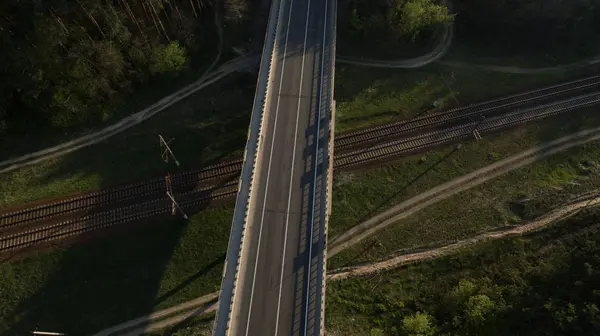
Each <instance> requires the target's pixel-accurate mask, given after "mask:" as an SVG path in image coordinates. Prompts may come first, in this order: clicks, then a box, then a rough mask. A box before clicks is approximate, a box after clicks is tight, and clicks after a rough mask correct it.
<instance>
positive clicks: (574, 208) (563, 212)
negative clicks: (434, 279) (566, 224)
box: [327, 195, 600, 280]
mask: <svg viewBox="0 0 600 336" xmlns="http://www.w3.org/2000/svg"><path fill="white" fill-rule="evenodd" d="M599 204H600V196H598V195H596V197H595V198H591V199H588V200H585V201H579V202H576V203H572V204H569V205H567V206H565V207H563V208H559V209H556V210H554V211H552V212H550V213H548V214H546V215H544V216H542V217H541V218H539V219H537V220H535V221H533V222H530V223H527V224H524V225H521V226H518V227H515V228H512V229H505V230H495V231H490V232H486V233H483V234H480V235H478V236H475V237H473V238H469V239H465V240H461V241H458V242H456V243H452V244H448V245H445V246H442V247H438V248H434V249H430V250H425V251H423V250H421V251H418V252H411V253H404V254H401V255H398V254H394V255H391V256H389V257H387V258H386V259H384V260H381V261H377V262H373V263H368V264H363V265H356V266H351V267H344V268H339V269H335V270H332V271H329V272H327V274H328V278H327V280H343V279H347V278H350V277H356V276H364V275H368V274H372V273H377V272H382V271H387V270H390V269H393V268H397V267H400V266H402V265H406V264H409V263H413V262H418V261H424V260H429V259H433V258H438V257H441V256H445V255H448V254H451V253H454V252H456V251H458V250H459V249H462V248H464V247H467V246H470V245H473V244H477V243H481V242H484V241H488V240H492V239H499V238H505V237H509V236H516V235H523V234H525V233H529V232H531V231H535V230H539V229H540V228H543V227H544V226H547V225H549V224H551V223H553V222H555V221H556V220H558V219H564V218H567V217H570V216H572V215H574V214H575V213H577V212H578V211H579V210H581V209H583V208H586V207H593V206H597V205H599Z"/></svg>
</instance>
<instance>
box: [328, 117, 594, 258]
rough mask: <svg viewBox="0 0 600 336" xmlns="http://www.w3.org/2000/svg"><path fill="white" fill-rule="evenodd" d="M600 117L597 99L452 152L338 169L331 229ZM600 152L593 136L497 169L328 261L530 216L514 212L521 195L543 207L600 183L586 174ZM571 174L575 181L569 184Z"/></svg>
mask: <svg viewBox="0 0 600 336" xmlns="http://www.w3.org/2000/svg"><path fill="white" fill-rule="evenodd" d="M597 125H600V118H599V117H598V107H595V108H590V109H588V110H584V111H581V112H574V113H569V114H567V115H563V116H559V117H556V118H551V119H547V120H544V121H542V122H539V123H535V124H531V125H528V126H526V127H523V128H520V129H516V130H512V131H508V132H505V133H503V134H499V135H495V136H493V137H488V138H484V140H483V141H477V142H476V141H471V142H469V143H466V144H465V145H464V146H463V147H462V148H461V149H460V150H458V151H455V152H452V149H453V148H452V147H450V148H448V147H447V148H442V149H440V150H435V151H431V152H428V153H426V154H422V155H417V156H413V157H408V158H404V159H400V160H398V161H396V162H392V163H388V164H386V165H384V166H382V167H378V168H375V169H371V170H365V171H356V172H346V173H344V172H342V173H339V174H337V175H336V176H335V177H334V188H333V205H332V209H333V212H332V217H331V221H330V226H329V236H330V237H334V236H335V235H337V234H339V233H341V232H344V231H346V230H347V229H349V228H350V227H352V226H354V225H356V224H358V223H360V222H362V221H364V220H366V219H368V218H370V217H372V216H373V215H374V214H376V213H379V212H381V211H383V210H384V209H386V208H388V207H390V206H392V205H394V204H397V203H400V202H401V201H403V200H406V199H409V198H411V197H412V196H415V195H417V194H419V193H421V192H423V191H425V190H428V189H430V188H432V187H434V186H437V185H439V184H441V183H444V182H446V181H449V180H452V179H454V178H456V177H459V176H462V175H465V174H467V173H469V172H472V171H474V170H476V169H478V168H481V167H484V166H487V165H489V164H491V163H493V162H495V161H498V160H500V159H503V158H506V157H508V156H510V155H514V154H517V153H519V152H521V151H523V150H525V149H528V148H531V147H533V146H535V145H537V144H539V143H541V142H545V141H549V140H553V139H556V138H558V137H560V136H562V135H566V134H570V133H573V132H576V131H577V130H580V129H585V128H589V127H592V126H597ZM449 153H451V154H449ZM598 157H600V144H599V143H592V144H588V145H585V146H582V147H579V148H576V149H572V150H570V151H568V152H566V153H565V154H558V155H556V156H553V157H551V158H549V159H545V160H543V161H541V162H539V163H535V164H534V165H532V166H531V167H525V168H522V169H520V170H518V171H516V172H512V173H509V174H507V175H506V176H503V177H499V178H498V179H496V180H493V181H491V182H487V183H485V184H483V185H481V186H479V187H476V188H474V189H472V190H469V191H465V192H462V193H460V194H458V195H455V196H453V197H451V198H449V199H447V200H445V201H442V202H440V203H438V204H436V205H433V206H431V207H428V208H426V209H425V210H423V211H421V212H419V213H417V214H416V215H414V216H412V217H410V218H408V219H406V220H403V221H400V222H398V223H397V224H396V225H392V226H390V227H388V228H387V229H385V230H383V231H382V232H380V233H378V234H376V235H375V236H374V237H372V238H369V239H367V240H365V241H363V242H361V243H358V244H357V245H355V246H354V247H352V248H350V249H349V250H346V251H344V252H342V253H340V254H338V255H336V256H335V257H334V258H333V260H332V261H331V262H330V263H329V266H330V267H332V268H334V267H338V266H340V265H346V264H348V263H353V262H357V261H364V260H370V259H373V258H378V257H381V256H383V255H386V254H388V253H390V252H392V251H396V250H399V249H403V248H412V247H416V246H422V245H427V244H433V243H438V242H444V241H449V240H454V239H461V238H465V237H469V236H472V235H474V234H476V233H478V232H480V231H482V230H486V229H490V228H494V227H499V226H503V225H508V224H513V223H515V222H518V221H520V220H521V219H523V216H525V215H524V212H527V211H529V210H527V211H525V210H521V212H522V213H515V211H517V208H519V207H520V206H519V205H518V204H514V203H515V201H516V200H518V199H520V198H525V197H529V198H531V199H532V201H530V202H529V203H528V205H531V206H534V205H535V206H536V207H537V208H536V211H537V212H539V211H543V210H545V209H549V208H550V207H551V206H553V205H554V204H556V202H560V201H564V199H565V198H566V197H568V195H569V194H570V193H573V192H574V193H578V192H581V191H582V190H583V191H584V190H588V189H591V188H594V187H597V186H598V185H600V177H598V176H597V175H590V176H587V175H586V176H582V174H586V169H587V168H585V167H584V165H585V162H587V161H589V162H598V159H597V158H598ZM421 173H423V174H422V175H421ZM420 175H421V176H420ZM416 177H418V178H416ZM415 178H416V179H415ZM571 182H575V183H576V184H577V185H571V184H570V183H571ZM532 211H533V210H532ZM536 211H534V212H536ZM517 212H518V211H517ZM537 212H536V213H537Z"/></svg>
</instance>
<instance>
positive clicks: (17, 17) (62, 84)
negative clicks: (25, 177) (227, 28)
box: [0, 0, 248, 133]
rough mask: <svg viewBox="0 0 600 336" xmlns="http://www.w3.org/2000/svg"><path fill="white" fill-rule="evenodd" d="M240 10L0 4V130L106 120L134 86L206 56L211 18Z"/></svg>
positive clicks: (140, 1)
mask: <svg viewBox="0 0 600 336" xmlns="http://www.w3.org/2000/svg"><path fill="white" fill-rule="evenodd" d="M247 8H248V3H247V1H246V0H224V1H221V0H74V1H64V0H52V1H18V0H12V1H2V3H0V13H2V14H1V15H0V50H2V53H0V57H1V60H0V78H1V80H0V133H5V132H7V131H9V130H11V131H15V132H16V131H22V130H23V129H28V130H29V131H31V128H32V126H35V127H46V126H50V127H53V128H58V129H64V128H70V127H75V126H78V125H81V124H84V123H95V122H98V121H102V120H106V119H109V118H110V117H111V115H112V113H113V112H114V110H115V108H116V106H118V104H120V103H121V101H122V99H123V98H124V97H126V96H127V95H128V94H130V93H131V92H132V91H133V90H135V89H136V88H138V87H140V86H142V85H145V84H147V83H149V82H150V81H152V80H153V79H154V80H156V78H160V80H166V81H168V80H169V79H170V78H172V77H174V76H177V75H179V74H181V73H183V72H185V71H186V70H188V69H189V68H193V67H198V66H200V65H201V64H197V63H199V62H196V60H197V59H206V58H208V57H214V55H215V54H216V52H217V43H216V42H215V41H216V39H217V34H216V29H215V28H214V26H215V18H217V17H225V19H227V20H232V21H235V20H240V19H241V18H242V17H244V16H245V15H246V11H247ZM215 11H219V12H218V13H217V15H215ZM158 98H160V97H155V98H154V99H158ZM149 103H151V102H149ZM133 112H135V111H132V113H133Z"/></svg>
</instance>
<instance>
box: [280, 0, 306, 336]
mask: <svg viewBox="0 0 600 336" xmlns="http://www.w3.org/2000/svg"><path fill="white" fill-rule="evenodd" d="M309 19H310V0H308V7H307V9H306V23H305V26H304V47H303V49H302V65H301V67H300V88H299V90H298V109H297V110H296V129H295V131H294V147H293V148H294V151H293V152H292V173H291V174H290V187H289V189H290V190H289V193H288V200H287V209H286V211H285V213H286V215H285V231H284V234H283V237H284V238H283V253H282V256H281V274H280V277H279V296H278V297H277V317H276V319H275V335H277V330H278V329H279V307H280V306H281V288H282V287H283V269H284V268H285V254H286V253H285V250H286V247H287V234H288V228H289V225H290V206H291V203H292V189H293V188H292V184H293V181H294V163H295V161H296V144H297V142H298V141H297V140H298V121H299V119H300V105H301V104H300V102H301V99H302V82H303V81H304V60H305V59H306V39H307V37H308V21H309Z"/></svg>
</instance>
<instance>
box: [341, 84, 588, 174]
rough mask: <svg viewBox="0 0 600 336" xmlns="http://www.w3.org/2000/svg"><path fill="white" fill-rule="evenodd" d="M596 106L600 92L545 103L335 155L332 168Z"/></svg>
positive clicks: (412, 150) (370, 160)
mask: <svg viewBox="0 0 600 336" xmlns="http://www.w3.org/2000/svg"><path fill="white" fill-rule="evenodd" d="M597 104H600V92H594V93H590V94H585V95H582V96H578V97H575V98H570V99H565V100H562V101H559V102H554V103H549V104H545V105H542V106H539V107H534V108H528V109H523V110H518V111H515V112H512V113H508V114H505V115H501V116H497V117H493V118H484V119H482V120H479V121H472V122H469V123H467V124H463V125H459V126H454V127H450V128H446V129H442V130H438V131H433V132H429V133H425V134H421V135H417V136H413V137H409V138H404V139H401V140H396V141H392V142H387V143H385V144H380V145H376V146H372V147H370V148H367V149H361V150H356V151H351V152H347V153H343V154H340V155H336V156H335V157H334V167H335V169H343V168H347V167H349V166H353V165H357V164H361V163H366V162H372V161H376V160H380V159H383V158H387V157H391V156H398V155H402V154H408V153H414V152H417V151H419V150H422V149H424V148H430V147H433V146H438V145H442V144H447V143H451V142H455V141H458V140H462V139H464V138H468V137H473V136H474V135H473V132H474V131H477V132H478V133H479V134H485V133H491V132H495V131H499V130H503V129H507V128H510V127H514V126H517V125H521V124H524V123H527V122H530V121H533V120H538V119H542V118H546V117H549V116H553V115H557V114H560V113H565V112H568V111H572V110H576V109H580V108H585V107H589V106H593V105H597Z"/></svg>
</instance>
